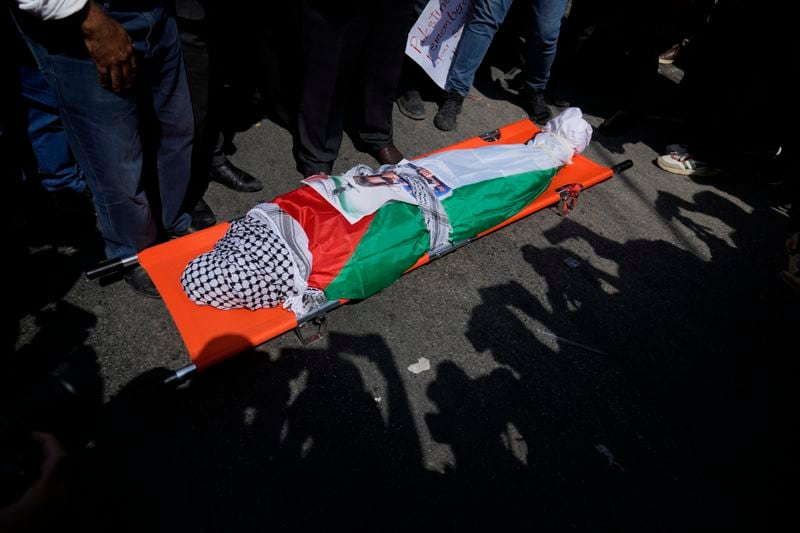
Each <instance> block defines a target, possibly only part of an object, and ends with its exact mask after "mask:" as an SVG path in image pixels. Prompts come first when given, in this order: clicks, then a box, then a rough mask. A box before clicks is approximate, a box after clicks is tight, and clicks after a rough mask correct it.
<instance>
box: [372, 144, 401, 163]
mask: <svg viewBox="0 0 800 533" xmlns="http://www.w3.org/2000/svg"><path fill="white" fill-rule="evenodd" d="M372 157H374V158H375V159H377V160H378V163H380V164H381V165H396V164H397V163H399V162H400V161H402V160H403V154H402V153H401V152H400V150H398V149H397V147H396V146H395V145H393V144H390V145H389V146H384V147H383V148H378V149H377V150H375V151H374V152H372Z"/></svg>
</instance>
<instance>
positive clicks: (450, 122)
mask: <svg viewBox="0 0 800 533" xmlns="http://www.w3.org/2000/svg"><path fill="white" fill-rule="evenodd" d="M463 106H464V97H463V96H461V95H460V94H458V93H457V92H452V91H451V92H449V93H447V95H446V96H445V97H444V101H443V102H442V105H441V106H439V111H437V113H436V116H435V117H433V124H434V126H436V127H437V128H439V129H440V130H442V131H452V130H454V129H456V126H457V125H458V122H457V119H458V114H459V113H461V108H462V107H463Z"/></svg>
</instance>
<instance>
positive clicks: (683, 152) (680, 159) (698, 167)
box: [656, 144, 720, 176]
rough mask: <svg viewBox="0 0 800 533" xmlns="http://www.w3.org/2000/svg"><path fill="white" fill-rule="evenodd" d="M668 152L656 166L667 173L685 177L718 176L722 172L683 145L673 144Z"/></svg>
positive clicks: (668, 148)
mask: <svg viewBox="0 0 800 533" xmlns="http://www.w3.org/2000/svg"><path fill="white" fill-rule="evenodd" d="M667 151H668V153H667V154H666V155H662V156H660V157H659V158H658V159H656V165H658V166H659V168H661V169H662V170H666V171H667V172H672V173H673V174H681V175H683V176H716V175H717V174H719V172H720V171H719V169H718V168H715V167H712V166H711V165H709V164H708V162H707V161H701V160H700V159H697V158H695V157H694V156H692V155H691V154H690V153H689V151H688V150H687V149H686V147H685V146H683V145H679V144H672V145H670V146H668V147H667Z"/></svg>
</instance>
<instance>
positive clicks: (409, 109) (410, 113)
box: [397, 89, 425, 120]
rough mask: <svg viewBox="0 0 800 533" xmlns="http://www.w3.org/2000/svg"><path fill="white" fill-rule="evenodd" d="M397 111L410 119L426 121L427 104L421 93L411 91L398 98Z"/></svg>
mask: <svg viewBox="0 0 800 533" xmlns="http://www.w3.org/2000/svg"><path fill="white" fill-rule="evenodd" d="M397 109H399V110H400V112H401V113H402V114H404V115H405V116H407V117H408V118H411V119H414V120H425V104H423V103H422V98H421V97H420V95H419V91H415V90H413V89H412V90H410V91H407V92H404V93H403V94H401V95H400V96H399V97H398V98H397Z"/></svg>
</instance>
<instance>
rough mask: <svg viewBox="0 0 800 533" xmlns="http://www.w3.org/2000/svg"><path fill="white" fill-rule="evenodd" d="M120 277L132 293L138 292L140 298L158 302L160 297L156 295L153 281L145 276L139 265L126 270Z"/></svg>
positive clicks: (145, 273) (156, 291)
mask: <svg viewBox="0 0 800 533" xmlns="http://www.w3.org/2000/svg"><path fill="white" fill-rule="evenodd" d="M122 277H123V278H124V279H125V282H126V283H127V284H128V285H130V286H131V288H132V289H133V290H134V291H136V292H138V293H139V294H141V295H142V296H147V297H148V298H156V299H159V300H160V299H161V295H160V294H159V293H158V289H156V286H155V284H154V283H153V280H152V279H150V276H149V275H148V274H147V272H146V271H145V269H143V268H142V267H141V265H136V266H135V267H133V268H131V269H128V270H126V271H125V273H123V274H122Z"/></svg>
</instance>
